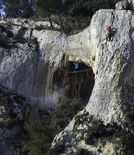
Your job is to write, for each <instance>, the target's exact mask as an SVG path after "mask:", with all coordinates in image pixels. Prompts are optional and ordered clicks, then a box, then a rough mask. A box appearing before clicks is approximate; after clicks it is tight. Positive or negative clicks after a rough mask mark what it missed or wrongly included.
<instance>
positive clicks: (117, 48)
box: [52, 10, 134, 155]
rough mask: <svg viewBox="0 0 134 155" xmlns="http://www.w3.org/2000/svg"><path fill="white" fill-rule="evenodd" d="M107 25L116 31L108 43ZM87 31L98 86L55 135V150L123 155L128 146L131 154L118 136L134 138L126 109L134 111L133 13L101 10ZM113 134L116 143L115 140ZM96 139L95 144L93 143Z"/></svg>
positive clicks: (95, 86)
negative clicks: (81, 109) (83, 106)
mask: <svg viewBox="0 0 134 155" xmlns="http://www.w3.org/2000/svg"><path fill="white" fill-rule="evenodd" d="M108 26H112V28H113V33H112V40H111V41H107V40H106V36H107V32H106V28H107V27H108ZM88 29H89V32H90V34H91V35H90V41H89V42H88V44H89V45H90V46H91V47H92V48H89V53H90V50H91V51H92V52H91V53H92V54H93V55H94V56H95V63H94V66H93V70H94V73H95V85H94V88H93V91H92V94H91V97H90V99H89V102H88V105H87V106H86V108H85V109H84V110H83V111H81V112H80V113H79V114H78V115H77V116H75V117H74V119H73V120H72V121H71V122H70V124H69V125H68V126H67V127H66V128H65V130H64V131H62V132H61V133H59V134H58V135H57V136H56V138H55V139H54V141H53V143H52V148H53V149H55V150H56V149H59V148H62V149H63V150H60V149H59V154H60V153H61V154H62V152H63V154H69V153H72V152H75V151H76V150H78V149H80V148H82V149H86V150H88V151H89V153H91V154H97V155H98V154H100V155H102V154H103V155H114V154H120V153H122V152H123V151H124V150H125V149H124V150H123V151H122V148H123V147H124V148H125V147H127V149H126V150H127V151H128V152H125V151H126V150H125V151H124V152H125V153H124V154H131V155H132V154H133V152H134V150H133V148H131V147H129V148H128V146H126V145H124V146H123V144H124V142H123V141H122V138H121V135H120V136H119V135H118V136H117V135H115V133H122V136H126V134H128V135H129V134H130V135H131V136H132V137H133V133H134V130H133V126H131V127H129V125H130V124H131V125H132V123H131V122H129V121H128V120H130V119H128V117H129V116H128V115H127V113H129V114H130V113H131V112H130V111H129V110H128V109H127V108H128V107H129V108H130V109H133V106H134V91H133V90H134V49H133V46H134V16H133V13H132V12H131V11H126V10H100V11H98V12H97V13H96V14H95V15H94V16H93V18H92V21H91V25H90V27H89V28H88ZM85 31H86V30H85ZM82 33H84V32H82ZM129 118H130V117H129ZM99 124H100V126H99ZM126 124H127V125H126ZM128 124H129V125H128ZM102 126H103V127H102ZM102 128H103V129H104V130H103V131H102ZM96 130H97V131H96ZM107 133H108V135H107ZM111 135H112V136H111ZM113 135H115V142H113V141H112V138H113ZM110 137H111V139H109V138H110ZM127 138H128V137H127ZM85 139H86V142H85ZM93 139H95V141H96V144H95V145H93V144H94V143H91V142H90V141H92V140H93ZM117 139H118V140H119V141H118V140H117ZM128 139H129V138H128ZM128 139H127V140H126V141H130V142H131V143H132V144H133V141H132V139H129V140H128ZM104 141H105V143H103V142H104ZM117 143H118V144H117ZM119 143H120V144H119ZM59 146H62V147H59ZM115 148H116V149H115ZM130 148H131V149H132V150H131V149H130ZM129 149H130V150H129Z"/></svg>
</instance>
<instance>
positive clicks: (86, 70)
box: [68, 69, 92, 74]
mask: <svg viewBox="0 0 134 155" xmlns="http://www.w3.org/2000/svg"><path fill="white" fill-rule="evenodd" d="M89 70H92V69H85V70H81V71H73V72H68V74H71V73H73V74H75V73H80V72H88V71H89Z"/></svg>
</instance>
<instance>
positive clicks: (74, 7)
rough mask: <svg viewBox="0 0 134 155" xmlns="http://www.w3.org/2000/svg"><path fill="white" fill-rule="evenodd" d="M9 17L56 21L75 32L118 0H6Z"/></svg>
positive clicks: (112, 6)
mask: <svg viewBox="0 0 134 155" xmlns="http://www.w3.org/2000/svg"><path fill="white" fill-rule="evenodd" d="M6 1H7V2H8V3H9V8H8V16H9V17H23V18H34V19H35V18H36V19H43V20H48V21H49V22H50V24H51V27H52V28H53V22H55V23H58V24H59V25H60V26H61V28H62V31H64V33H66V34H72V33H77V32H79V31H80V30H81V29H83V28H84V27H86V26H87V25H89V23H90V20H91V17H92V16H93V14H94V13H95V12H96V11H97V10H99V9H108V8H112V9H113V8H114V6H115V3H116V2H117V1H119V0H77V1H74V0H66V1H64V2H63V0H45V2H44V0H32V3H29V2H28V0H6Z"/></svg>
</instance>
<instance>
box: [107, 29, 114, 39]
mask: <svg viewBox="0 0 134 155" xmlns="http://www.w3.org/2000/svg"><path fill="white" fill-rule="evenodd" d="M112 32H113V29H112V27H111V26H108V27H107V37H106V40H107V41H112Z"/></svg>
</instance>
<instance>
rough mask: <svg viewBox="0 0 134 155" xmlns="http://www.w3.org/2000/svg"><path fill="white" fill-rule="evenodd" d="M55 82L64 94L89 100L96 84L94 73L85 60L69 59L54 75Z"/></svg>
mask: <svg viewBox="0 0 134 155" xmlns="http://www.w3.org/2000/svg"><path fill="white" fill-rule="evenodd" d="M53 84H54V86H55V87H56V88H57V89H62V91H63V94H62V96H66V97H69V98H75V99H81V100H82V101H88V100H89V97H90V95H91V92H92V89H93V86H94V73H93V70H92V68H91V67H90V66H88V65H86V64H85V63H84V62H76V61H68V62H66V63H65V64H64V65H63V66H62V67H59V68H58V69H57V70H56V71H55V73H54V76H53Z"/></svg>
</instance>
